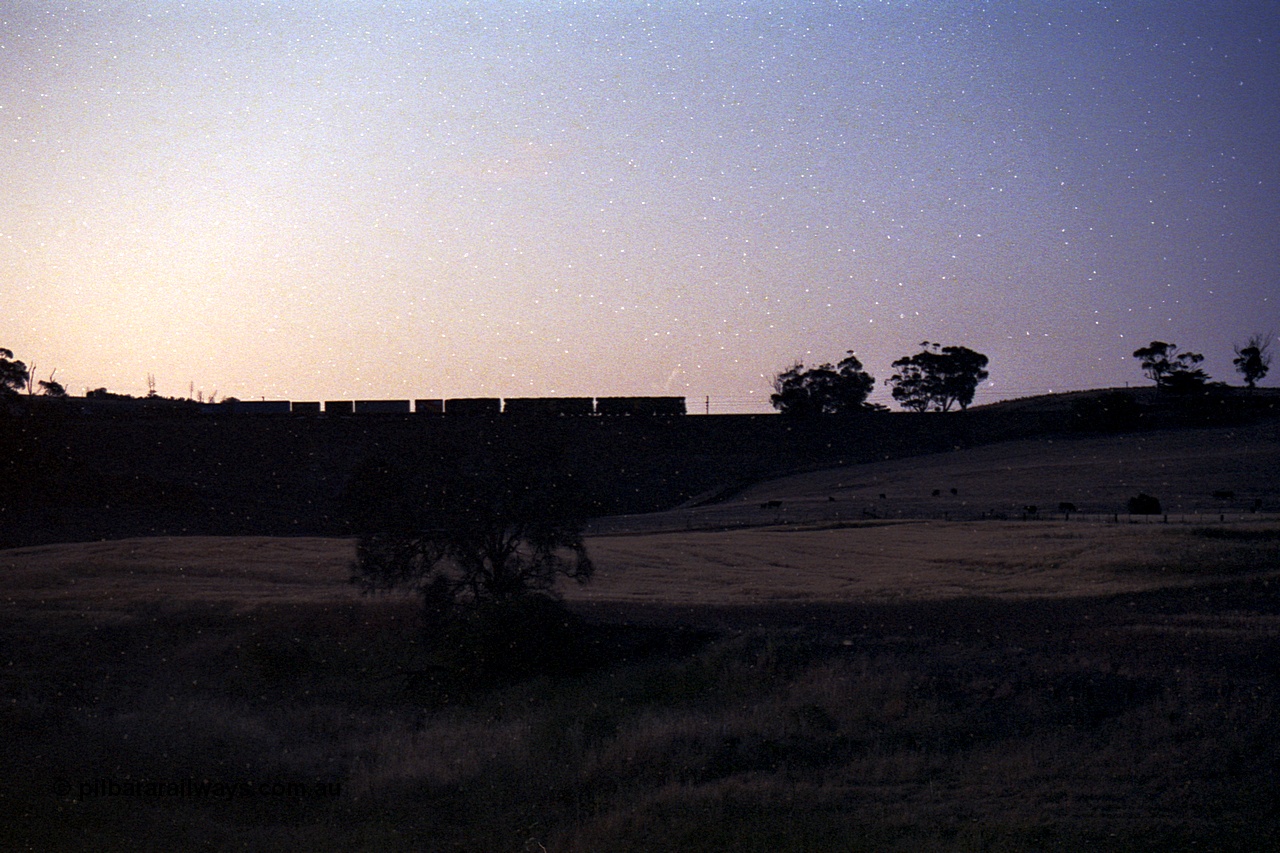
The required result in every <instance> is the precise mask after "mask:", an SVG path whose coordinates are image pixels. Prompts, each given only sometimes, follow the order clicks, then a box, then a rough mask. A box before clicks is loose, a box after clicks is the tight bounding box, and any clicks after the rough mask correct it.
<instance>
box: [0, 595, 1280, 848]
mask: <svg viewBox="0 0 1280 853" xmlns="http://www.w3.org/2000/svg"><path fill="white" fill-rule="evenodd" d="M1277 592H1278V590H1277V587H1276V586H1275V584H1273V583H1271V582H1268V581H1264V580H1259V579H1249V578H1240V579H1237V580H1234V581H1231V582H1229V583H1216V584H1214V585H1210V586H1200V587H1194V588H1188V589H1183V590H1179V591H1165V592H1159V593H1151V594H1145V595H1140V596H1138V595H1134V596H1124V597H1121V598H1113V599H1105V600H1088V601H1079V600H1077V601H1059V602H1045V601H1041V602H996V601H954V602H943V603H933V604H904V605H899V606H892V607H890V606H885V607H870V606H865V607H851V606H834V605H833V606H828V607H808V608H791V609H784V608H768V607H761V608H754V609H751V610H746V609H742V610H726V609H716V608H706V609H703V610H700V611H688V610H677V609H660V608H654V609H650V610H639V609H636V608H627V609H624V608H616V609H613V610H609V609H608V608H606V607H604V606H601V607H600V608H598V609H596V610H594V611H584V613H583V616H584V617H585V619H586V623H585V625H583V626H579V627H577V628H576V629H575V630H576V631H578V632H579V633H578V637H577V639H578V643H579V645H580V651H581V656H580V659H579V661H578V662H577V664H575V665H574V666H568V667H564V668H562V671H561V672H560V673H559V674H554V675H528V674H525V675H523V676H521V677H519V678H515V677H513V676H508V677H506V678H503V679H490V680H488V681H486V680H483V679H479V678H477V677H475V674H474V673H469V672H459V671H458V670H457V669H456V668H452V669H451V668H449V667H448V666H441V665H440V660H441V657H440V656H439V655H438V654H435V653H433V652H432V651H431V650H428V649H424V648H422V647H421V646H417V645H414V644H413V643H412V642H411V638H412V637H413V635H414V631H413V626H412V619H411V618H410V616H409V613H408V611H407V609H405V608H402V607H400V606H399V605H394V604H388V603H385V602H382V603H380V602H376V601H375V602H370V603H368V604H364V605H355V606H352V605H333V604H314V605H309V606H303V605H298V606H291V607H284V606H280V607H278V608H274V609H272V608H259V609H257V610H254V611H252V612H250V613H248V614H244V613H237V612H233V611H231V610H229V609H225V608H218V607H182V608H177V609H173V608H163V607H159V606H156V607H140V608H139V609H138V611H137V612H136V613H135V615H134V618H132V619H129V620H125V621H123V622H114V623H105V622H95V621H93V620H92V619H89V618H87V617H86V618H85V619H84V620H83V621H77V619H76V618H74V617H71V616H69V615H67V614H66V613H65V612H63V613H58V614H52V613H50V614H42V613H40V612H24V613H10V614H6V619H5V621H4V623H3V626H2V628H0V631H2V632H3V635H2V636H3V647H2V649H0V651H2V652H3V657H2V658H0V664H2V665H3V673H4V674H3V679H4V680H3V688H2V690H3V694H2V696H0V699H2V701H3V706H2V709H0V726H3V730H4V732H5V733H6V734H5V738H6V740H5V747H4V750H3V758H2V760H0V772H2V773H3V776H0V814H3V815H4V820H3V821H2V822H0V825H2V826H3V829H0V833H2V834H0V848H2V849H6V850H24V849H31V850H77V849H84V850H90V849H92V850H95V851H110V850H126V849H127V850H131V851H134V850H145V849H162V848H163V849H186V850H200V849H215V850H219V849H245V850H299V849H308V850H476V851H481V850H483V851H504V850H511V851H524V850H535V851H536V850H543V849H545V850H549V851H593V850H599V851H628V850H636V851H640V850H646V851H652V850H683V851H697V850H707V851H712V850H734V851H753V850H757V851H771V853H772V851H787V850H796V851H799V850H848V851H858V850H867V851H871V850H876V851H882V850H890V851H892V850H902V851H907V850H911V851H930V850H986V851H1000V850H1081V849H1090V850H1153V851H1155V850H1160V851H1169V850H1273V849H1280V820H1277V818H1276V817H1275V816H1274V815H1275V814H1276V812H1277V811H1278V810H1280V809H1277V806H1280V802H1278V800H1280V796H1278V794H1277V782H1278V781H1280V779H1278V778H1277V777H1278V774H1280V740H1278V739H1277V738H1276V735H1275V732H1276V730H1277V729H1276V725H1277V722H1280V721H1278V720H1277V708H1278V701H1277V700H1278V699H1280V678H1278V675H1280V668H1278V666H1277V661H1278V659H1277V656H1276V655H1277V651H1280V596H1278V595H1277ZM446 659H448V658H446ZM205 785H209V786H210V787H207V788H206V787H203V786H205ZM264 785H265V786H266V787H263V786H264ZM113 786H114V787H113ZM166 786H170V787H166ZM184 786H185V787H184ZM291 786H292V787H291ZM299 786H301V787H299Z"/></svg>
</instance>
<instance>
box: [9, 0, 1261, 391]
mask: <svg viewBox="0 0 1280 853" xmlns="http://www.w3.org/2000/svg"><path fill="white" fill-rule="evenodd" d="M1278 143H1280V3H1276V2H1275V0H1261V2H1245V1H1243V0H1242V2H1230V0H1227V2H1219V1H1218V0H1215V2H1213V3H1169V2H1163V0H1161V2H1084V1H1083V0H1077V2H1070V3H1067V2H1030V1H1029V0H1010V2H930V3H920V2H883V3H880V2H861V3H859V2H845V3H836V2H816V3H796V2H789V3H765V2H735V3H729V2H701V3H694V2H653V3H644V2H582V3H573V2H565V3H549V2H536V3H535V2H514V0H511V1H510V2H497V1H496V0H495V1H494V2H400V3H396V2H387V3H373V2H342V3H339V2H330V3H326V2H305V3H304V2H297V3H284V2H279V3H277V2H248V0H243V1H242V2H195V1H194V0H192V2H186V3H173V2H150V3H147V2H128V0H121V2H110V3H78V2H67V3H62V2H60V3H57V4H53V3H47V2H44V0H16V1H15V0H0V176H3V177H2V178H0V181H3V183H2V184H0V300H3V305H4V313H3V317H2V318H0V346H3V347H7V348H9V349H12V350H14V351H15V353H16V355H17V356H18V357H19V358H22V359H23V360H25V361H26V362H27V363H28V364H30V363H31V362H35V363H36V364H37V370H36V373H37V377H38V378H41V379H44V378H47V376H48V373H49V371H50V370H53V369H55V368H56V369H57V374H56V377H55V378H56V379H58V380H59V381H61V382H63V383H64V384H65V385H66V386H67V388H68V389H69V390H70V391H71V392H72V393H76V394H80V393H83V391H84V390H85V389H86V388H93V387H98V386H106V387H108V388H111V389H112V390H115V391H122V392H128V393H144V392H145V390H146V377H147V374H154V375H155V377H156V382H157V391H159V393H161V394H165V395H176V396H186V395H187V393H188V391H189V390H190V389H192V388H194V389H195V390H197V391H200V392H202V393H203V394H204V395H206V396H207V395H209V394H210V393H212V392H213V391H214V390H215V389H216V390H217V391H218V393H219V395H235V396H239V397H242V398H246V399H247V398H258V397H266V398H268V399H271V398H286V399H294V400H306V399H341V398H356V397H361V398H377V397H395V398H403V397H446V396H530V395H595V396H604V395H617V394H682V395H687V396H689V397H690V398H691V399H692V400H694V401H697V405H696V406H693V405H692V403H691V407H692V408H697V409H698V410H701V409H702V408H703V404H702V400H703V398H704V397H705V396H707V395H709V396H710V397H711V401H712V411H767V410H769V409H768V404H767V398H768V394H769V392H770V381H771V378H772V376H773V375H774V374H776V373H777V372H779V371H780V370H783V369H785V368H786V367H788V366H789V365H790V364H791V363H792V362H794V361H796V360H803V361H805V362H806V363H808V364H814V363H817V362H821V361H837V360H839V359H840V358H841V357H842V356H843V354H844V352H845V351H846V350H850V349H852V350H854V351H855V352H856V353H857V354H858V356H859V357H860V358H861V359H862V361H863V363H864V365H865V366H866V367H867V369H868V370H869V371H870V372H871V373H872V374H874V375H875V376H876V377H877V379H878V382H879V390H877V392H876V394H875V396H874V397H873V399H879V400H882V401H888V399H889V398H888V394H887V391H886V389H885V388H884V386H883V380H884V379H885V378H887V377H888V376H889V375H890V373H891V372H892V371H891V369H890V367H889V364H890V362H891V361H893V360H894V359H895V358H898V357H900V356H903V355H907V354H910V353H912V352H915V351H917V350H918V349H919V344H920V342H921V341H924V340H926V339H927V340H931V341H939V342H942V343H944V344H963V345H966V346H969V347H971V348H974V349H977V350H980V351H981V352H984V353H986V354H987V355H989V356H990V357H991V367H990V370H991V380H990V382H989V383H988V385H987V386H985V387H984V388H982V389H980V390H979V392H978V396H977V398H976V400H975V402H977V403H982V402H990V401H994V400H997V399H1003V398H1008V397H1016V396H1025V395H1028V394H1037V393H1044V392H1048V391H1050V390H1055V391H1062V390H1073V389H1080V388H1090V387H1105V386H1117V385H1123V384H1125V382H1129V383H1131V384H1134V385H1139V384H1145V380H1144V379H1143V377H1142V375H1141V372H1140V370H1139V369H1138V366H1137V363H1136V361H1135V360H1134V359H1133V358H1132V357H1131V356H1130V354H1131V353H1132V351H1133V350H1134V349H1135V348H1137V347H1139V346H1142V345H1144V344H1146V343H1147V342H1148V341H1150V340H1152V339H1157V338H1158V339H1163V340H1168V341H1173V342H1176V343H1178V344H1180V345H1181V346H1182V347H1183V348H1185V349H1191V350H1195V351H1199V352H1203V353H1204V354H1205V356H1206V362H1205V364H1204V366H1205V367H1206V368H1207V369H1208V371H1209V373H1210V374H1211V375H1213V376H1214V377H1215V378H1218V379H1226V380H1229V381H1231V382H1232V383H1233V384H1235V383H1238V381H1239V378H1238V376H1237V375H1236V374H1234V372H1233V369H1232V366H1231V358H1232V356H1233V353H1232V344H1233V343H1242V342H1243V341H1244V340H1245V339H1246V338H1247V337H1248V336H1249V335H1250V334H1252V333H1255V332H1267V331H1275V330H1280V273H1278V269H1280V144H1278ZM1273 337H1274V336H1273ZM1276 372H1277V373H1280V366H1278V367H1277V370H1276ZM1276 380H1277V376H1272V377H1269V378H1268V379H1267V380H1266V381H1265V382H1264V384H1269V385H1274V384H1276Z"/></svg>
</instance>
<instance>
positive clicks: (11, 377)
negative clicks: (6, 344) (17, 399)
mask: <svg viewBox="0 0 1280 853" xmlns="http://www.w3.org/2000/svg"><path fill="white" fill-rule="evenodd" d="M30 381H31V374H30V373H29V372H28V370H27V366H26V365H25V364H23V363H22V362H20V361H17V360H15V359H14V357H13V352H12V351H10V350H7V349H4V348H3V347H0V397H11V396H13V395H15V394H17V393H18V392H19V391H21V390H22V389H23V388H26V387H27V383H28V382H30Z"/></svg>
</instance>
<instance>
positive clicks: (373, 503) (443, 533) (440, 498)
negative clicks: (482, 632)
mask: <svg viewBox="0 0 1280 853" xmlns="http://www.w3.org/2000/svg"><path fill="white" fill-rule="evenodd" d="M460 467H461V466H455V465H449V466H440V470H438V471H435V472H431V473H406V472H405V471H404V470H403V469H400V468H397V467H392V466H381V465H374V466H369V467H366V469H365V470H364V471H363V472H361V473H360V474H359V475H357V477H356V478H355V481H354V483H353V485H352V487H351V488H350V489H349V491H348V503H349V505H352V506H355V507H356V509H355V511H354V512H353V513H352V515H353V522H354V524H355V526H356V528H357V531H358V533H359V541H358V543H357V546H356V547H357V550H356V561H355V564H354V569H355V574H354V576H353V578H352V580H353V581H354V582H355V583H357V584H359V585H360V586H361V587H362V588H363V589H365V590H366V591H374V590H380V589H392V588H397V587H398V588H408V589H411V590H413V591H415V592H417V593H418V594H419V595H421V596H422V599H423V605H424V611H425V613H426V614H427V615H428V616H429V617H432V616H439V615H441V614H444V613H447V612H448V611H449V610H451V609H452V608H454V607H456V606H466V605H475V606H480V605H487V604H496V605H504V604H511V603H514V602H516V601H518V600H520V599H522V598H526V597H529V596H543V597H548V596H552V595H553V587H554V585H555V583H556V580H557V578H559V577H567V578H569V579H571V580H575V581H578V582H580V583H582V582H585V581H587V580H588V579H589V578H590V577H591V574H592V571H593V566H592V564H591V560H590V558H589V557H588V556H587V551H586V546H585V544H584V542H583V538H582V521H581V518H580V512H579V510H580V506H581V505H580V502H579V501H578V499H577V497H576V494H575V493H574V492H573V490H572V489H571V488H569V487H568V486H567V485H566V484H564V483H561V482H553V481H551V480H548V479H546V478H540V477H538V476H535V475H533V474H532V473H531V470H530V469H529V467H528V466H524V465H510V464H506V465H504V464H495V465H492V466H484V467H483V468H480V469H475V468H472V469H471V470H459V468H460Z"/></svg>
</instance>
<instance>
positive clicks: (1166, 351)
mask: <svg viewBox="0 0 1280 853" xmlns="http://www.w3.org/2000/svg"><path fill="white" fill-rule="evenodd" d="M1133 357H1134V358H1136V359H1139V360H1140V361H1139V363H1140V364H1141V365H1142V372H1143V373H1145V374H1146V375H1147V378H1148V379H1150V380H1151V381H1152V382H1155V383H1156V388H1157V389H1159V390H1161V391H1171V392H1174V393H1185V392H1188V391H1193V390H1195V389H1198V388H1203V387H1204V385H1205V383H1206V382H1208V381H1209V375H1208V374H1207V373H1205V372H1204V371H1203V370H1201V369H1200V368H1199V367H1196V365H1197V364H1199V363H1200V362H1202V361H1204V356H1203V355H1201V354H1200V353H1198V352H1180V351H1179V350H1178V345H1177V344H1170V343H1165V342H1164V341H1152V342H1151V343H1150V344H1148V345H1147V346H1145V347H1140V348H1139V349H1136V350H1134V351H1133Z"/></svg>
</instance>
